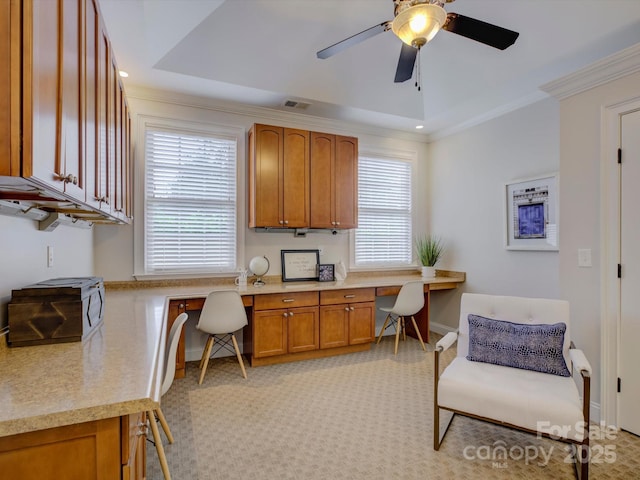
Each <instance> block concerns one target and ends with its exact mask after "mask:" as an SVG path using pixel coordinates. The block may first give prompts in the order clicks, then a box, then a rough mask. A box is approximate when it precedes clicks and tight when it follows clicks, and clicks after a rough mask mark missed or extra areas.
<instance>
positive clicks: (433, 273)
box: [422, 267, 436, 278]
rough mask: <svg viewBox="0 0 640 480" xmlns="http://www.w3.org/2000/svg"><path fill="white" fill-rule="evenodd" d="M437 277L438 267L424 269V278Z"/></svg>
mask: <svg viewBox="0 0 640 480" xmlns="http://www.w3.org/2000/svg"><path fill="white" fill-rule="evenodd" d="M435 276H436V267H422V278H433V277H435Z"/></svg>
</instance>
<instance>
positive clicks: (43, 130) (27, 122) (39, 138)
mask: <svg viewBox="0 0 640 480" xmlns="http://www.w3.org/2000/svg"><path fill="white" fill-rule="evenodd" d="M23 8H24V12H23V20H24V24H23V28H24V32H23V38H24V41H29V40H30V42H31V45H32V48H31V49H29V48H25V49H24V51H23V57H22V61H23V64H22V68H23V89H24V92H23V97H24V99H25V101H23V107H22V108H23V115H24V120H23V142H24V145H23V150H22V159H23V164H22V172H16V173H14V174H15V175H22V176H23V177H25V178H31V177H36V178H37V179H38V181H39V183H43V184H46V185H48V186H49V187H51V188H53V189H54V190H58V191H63V190H64V184H63V183H62V181H61V180H60V178H61V175H63V174H64V165H63V159H62V157H61V155H60V153H61V150H62V138H61V135H62V130H61V129H59V126H60V125H61V118H62V111H61V110H62V109H61V108H60V107H61V99H62V95H63V92H62V83H61V82H62V61H63V60H62V31H61V30H60V29H59V28H58V26H59V25H60V24H61V23H62V16H63V12H62V9H61V8H59V2H46V1H40V2H24V3H23ZM16 95H17V92H16Z"/></svg>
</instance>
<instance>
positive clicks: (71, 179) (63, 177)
mask: <svg viewBox="0 0 640 480" xmlns="http://www.w3.org/2000/svg"><path fill="white" fill-rule="evenodd" d="M57 175H58V180H60V181H61V182H64V183H73V184H74V185H77V184H78V177H76V176H75V175H72V174H71V173H70V174H69V175H60V174H57Z"/></svg>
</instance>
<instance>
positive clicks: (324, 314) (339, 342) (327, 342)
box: [320, 305, 349, 349]
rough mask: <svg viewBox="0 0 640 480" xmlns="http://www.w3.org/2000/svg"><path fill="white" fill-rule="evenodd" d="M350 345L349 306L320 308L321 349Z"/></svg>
mask: <svg viewBox="0 0 640 480" xmlns="http://www.w3.org/2000/svg"><path fill="white" fill-rule="evenodd" d="M347 345H349V306H348V305H326V306H322V307H320V348H321V349H323V348H335V347H344V346H347Z"/></svg>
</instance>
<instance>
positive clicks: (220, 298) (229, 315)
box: [196, 290, 248, 384]
mask: <svg viewBox="0 0 640 480" xmlns="http://www.w3.org/2000/svg"><path fill="white" fill-rule="evenodd" d="M247 323H248V322H247V312H246V311H245V309H244V304H243V303H242V297H241V296H240V294H239V293H238V292H237V291H235V290H220V291H216V292H211V293H210V294H209V295H208V296H207V299H206V300H205V302H204V306H203V307H202V313H200V321H199V322H198V325H196V328H197V329H198V330H201V331H203V332H205V333H208V334H209V338H207V344H206V345H205V347H204V351H203V352H202V358H201V359H200V367H199V368H200V378H199V379H198V384H202V380H203V379H204V374H205V372H206V371H207V365H209V359H210V358H211V356H212V355H213V354H215V353H216V352H217V351H218V350H220V349H221V348H223V347H224V348H226V349H227V350H229V351H230V352H231V353H234V350H235V354H236V356H237V357H238V363H239V364H240V368H241V369H242V376H243V377H244V378H247V372H246V370H245V369H244V363H243V361H242V354H241V353H240V349H239V348H238V342H237V341H236V336H235V335H234V332H235V331H237V330H240V329H241V328H243V327H244V326H245V325H247ZM229 337H230V338H231V341H232V342H233V349H234V350H231V348H230V347H229ZM215 340H218V348H217V349H216V350H215V351H214V352H213V354H212V353H211V348H212V347H213V344H214V341H215Z"/></svg>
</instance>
